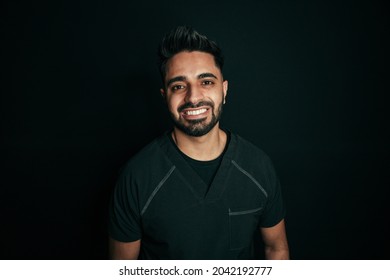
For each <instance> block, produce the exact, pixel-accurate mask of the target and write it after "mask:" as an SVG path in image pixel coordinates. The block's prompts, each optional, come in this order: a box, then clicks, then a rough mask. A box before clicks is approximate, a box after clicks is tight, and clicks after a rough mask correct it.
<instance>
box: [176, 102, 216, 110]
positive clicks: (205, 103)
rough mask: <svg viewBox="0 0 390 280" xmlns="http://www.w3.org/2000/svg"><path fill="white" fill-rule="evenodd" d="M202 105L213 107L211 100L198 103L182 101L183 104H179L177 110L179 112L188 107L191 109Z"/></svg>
mask: <svg viewBox="0 0 390 280" xmlns="http://www.w3.org/2000/svg"><path fill="white" fill-rule="evenodd" d="M202 106H210V107H211V108H213V109H214V103H213V102H210V101H200V102H198V103H196V104H195V103H192V102H186V103H184V104H183V105H181V106H180V107H179V108H178V109H177V110H178V111H179V112H181V111H183V110H185V109H188V108H191V109H194V108H198V107H202Z"/></svg>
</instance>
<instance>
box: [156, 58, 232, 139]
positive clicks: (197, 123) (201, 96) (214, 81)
mask: <svg viewBox="0 0 390 280" xmlns="http://www.w3.org/2000/svg"><path fill="white" fill-rule="evenodd" d="M227 86H228V83H227V81H223V77H222V73H221V71H220V69H219V68H218V67H217V66H216V65H215V61H214V57H213V56H212V55H211V54H208V53H204V52H198V51H193V52H187V51H184V52H180V53H178V54H176V55H174V56H173V57H172V58H171V59H169V61H168V63H167V66H166V75H165V90H163V89H161V93H162V94H163V96H164V97H165V99H166V101H167V105H168V109H169V112H170V113H171V116H172V119H173V121H174V123H175V126H176V127H177V128H178V129H180V130H181V131H183V132H184V133H186V134H187V135H190V136H203V135H205V134H207V133H208V132H209V131H210V130H211V129H213V128H214V127H215V125H216V124H217V123H218V122H219V119H220V117H221V113H222V104H223V102H224V99H225V96H226V93H227Z"/></svg>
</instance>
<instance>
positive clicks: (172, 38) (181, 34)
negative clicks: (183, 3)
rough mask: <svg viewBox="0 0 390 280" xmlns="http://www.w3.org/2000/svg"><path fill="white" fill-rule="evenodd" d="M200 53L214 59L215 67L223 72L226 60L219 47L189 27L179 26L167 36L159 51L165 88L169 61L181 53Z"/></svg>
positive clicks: (162, 41)
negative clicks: (207, 54) (209, 55)
mask: <svg viewBox="0 0 390 280" xmlns="http://www.w3.org/2000/svg"><path fill="white" fill-rule="evenodd" d="M183 51H188V52H193V51H199V52H205V53H209V54H211V55H212V56H213V57H214V61H215V65H216V66H217V67H218V68H219V70H220V71H221V72H222V68H223V63H224V58H223V56H222V51H221V49H220V48H219V47H218V45H217V44H216V43H215V42H214V41H211V40H209V39H208V38H207V37H206V36H204V35H202V34H199V33H198V32H197V31H196V30H194V29H193V28H192V27H189V26H179V27H177V28H175V29H173V30H171V32H169V33H167V34H165V36H164V37H163V39H162V40H161V44H160V46H159V49H158V56H159V59H160V60H159V68H160V74H161V78H162V81H163V83H164V86H165V75H166V66H167V62H168V60H169V59H171V58H172V57H173V56H174V55H175V54H178V53H179V52H183Z"/></svg>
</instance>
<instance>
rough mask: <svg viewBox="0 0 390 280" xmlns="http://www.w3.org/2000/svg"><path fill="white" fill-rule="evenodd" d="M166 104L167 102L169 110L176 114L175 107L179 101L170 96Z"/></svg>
mask: <svg viewBox="0 0 390 280" xmlns="http://www.w3.org/2000/svg"><path fill="white" fill-rule="evenodd" d="M167 104H168V109H169V111H171V112H173V113H175V114H177V108H178V107H179V105H180V101H179V100H178V98H174V97H170V98H169V99H168V103H167Z"/></svg>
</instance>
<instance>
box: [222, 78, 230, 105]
mask: <svg viewBox="0 0 390 280" xmlns="http://www.w3.org/2000/svg"><path fill="white" fill-rule="evenodd" d="M228 84H229V83H228V81H227V80H225V81H223V83H222V88H223V104H225V103H226V101H225V99H226V95H227V91H228Z"/></svg>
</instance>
